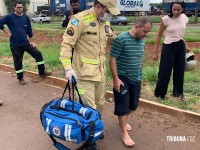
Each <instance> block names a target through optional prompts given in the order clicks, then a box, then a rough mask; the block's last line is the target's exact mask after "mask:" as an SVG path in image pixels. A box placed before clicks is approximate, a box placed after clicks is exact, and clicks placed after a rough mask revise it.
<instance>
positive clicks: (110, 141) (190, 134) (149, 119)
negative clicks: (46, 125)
mask: <svg viewBox="0 0 200 150" xmlns="http://www.w3.org/2000/svg"><path fill="white" fill-rule="evenodd" d="M27 81H28V84H27V85H25V86H22V85H19V84H18V80H16V77H15V75H13V74H12V73H6V72H3V71H0V83H1V84H0V99H1V100H3V101H4V105H3V106H0V150H55V149H56V148H54V146H53V145H52V141H51V140H50V138H49V137H48V135H47V134H46V133H45V131H44V129H43V127H42V125H41V122H40V115H39V114H40V110H41V108H42V106H43V105H44V104H45V103H47V102H49V101H50V100H52V99H53V98H56V97H60V96H61V95H62V89H60V88H56V87H53V86H49V85H47V84H44V82H43V81H39V82H38V80H35V79H27ZM102 119H103V120H104V123H105V131H104V134H105V138H104V139H103V140H100V141H98V144H99V147H100V148H101V150H126V149H134V150H169V149H170V150H199V149H200V122H199V121H197V120H190V121H187V120H185V119H183V118H177V117H173V116H171V115H167V114H165V113H159V112H157V111H153V110H152V109H147V108H144V107H139V108H138V110H137V111H136V112H135V113H133V114H131V118H130V120H129V122H130V124H131V125H132V131H130V135H131V137H132V138H133V140H134V141H135V143H136V145H135V146H134V147H133V148H127V147H126V146H124V144H123V142H122V140H121V136H120V130H119V126H118V121H117V118H116V116H114V115H113V103H106V105H105V111H104V113H103V115H102ZM180 138H181V139H182V140H183V141H177V140H180ZM62 143H63V144H64V145H66V146H69V147H70V148H71V149H72V150H75V149H76V148H77V147H78V145H76V144H71V143H68V142H62Z"/></svg>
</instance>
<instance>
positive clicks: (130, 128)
mask: <svg viewBox="0 0 200 150" xmlns="http://www.w3.org/2000/svg"><path fill="white" fill-rule="evenodd" d="M126 128H127V131H131V130H132V127H131V125H130V124H128V123H127V126H126Z"/></svg>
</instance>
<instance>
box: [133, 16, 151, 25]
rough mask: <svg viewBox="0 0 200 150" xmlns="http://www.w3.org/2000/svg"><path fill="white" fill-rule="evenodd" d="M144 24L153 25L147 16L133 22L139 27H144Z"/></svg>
mask: <svg viewBox="0 0 200 150" xmlns="http://www.w3.org/2000/svg"><path fill="white" fill-rule="evenodd" d="M146 23H150V25H151V26H152V25H153V23H152V21H151V19H150V18H149V17H147V16H142V17H140V18H138V19H137V20H136V22H135V24H137V25H139V26H140V27H144V26H145V24H146Z"/></svg>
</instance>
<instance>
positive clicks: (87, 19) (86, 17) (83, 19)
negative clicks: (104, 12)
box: [81, 14, 95, 23]
mask: <svg viewBox="0 0 200 150" xmlns="http://www.w3.org/2000/svg"><path fill="white" fill-rule="evenodd" d="M81 20H82V21H83V22H84V23H86V22H90V21H92V20H95V16H94V15H93V14H90V15H87V16H84V17H83V18H82V19H81Z"/></svg>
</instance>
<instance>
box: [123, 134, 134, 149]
mask: <svg viewBox="0 0 200 150" xmlns="http://www.w3.org/2000/svg"><path fill="white" fill-rule="evenodd" d="M122 140H123V142H124V144H125V145H126V146H128V147H132V146H134V145H135V142H134V141H133V140H132V139H131V137H130V136H129V135H128V134H126V135H122Z"/></svg>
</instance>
